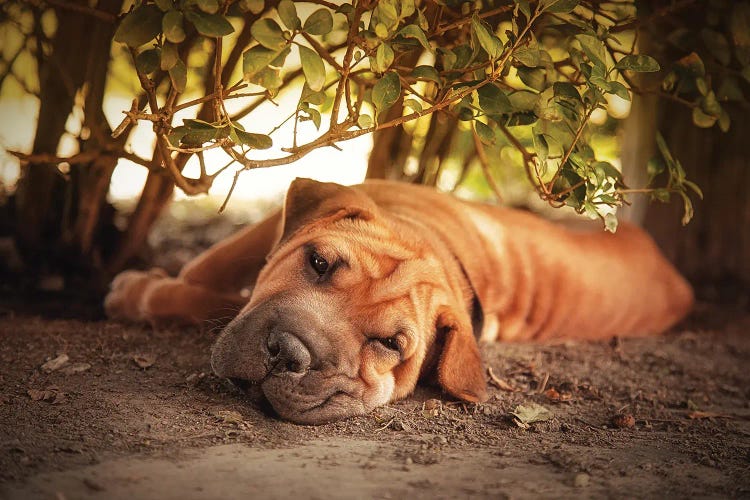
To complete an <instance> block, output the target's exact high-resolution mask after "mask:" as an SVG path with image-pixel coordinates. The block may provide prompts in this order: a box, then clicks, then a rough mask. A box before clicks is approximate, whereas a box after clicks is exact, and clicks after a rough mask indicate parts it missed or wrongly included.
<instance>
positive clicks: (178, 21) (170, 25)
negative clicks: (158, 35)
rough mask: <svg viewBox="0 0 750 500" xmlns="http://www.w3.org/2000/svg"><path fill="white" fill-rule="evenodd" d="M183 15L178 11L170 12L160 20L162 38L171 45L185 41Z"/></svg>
mask: <svg viewBox="0 0 750 500" xmlns="http://www.w3.org/2000/svg"><path fill="white" fill-rule="evenodd" d="M182 19H183V15H182V12H180V11H179V10H174V9H172V10H170V11H169V12H167V13H166V14H164V17H163V18H162V19H161V29H162V32H163V33H164V36H165V37H166V38H167V40H168V41H170V42H172V43H181V42H182V41H184V40H185V29H184V28H183V25H182Z"/></svg>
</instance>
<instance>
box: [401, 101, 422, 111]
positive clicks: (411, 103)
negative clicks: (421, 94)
mask: <svg viewBox="0 0 750 500" xmlns="http://www.w3.org/2000/svg"><path fill="white" fill-rule="evenodd" d="M404 108H411V109H413V110H414V111H417V112H419V111H422V105H421V104H420V103H419V101H417V100H416V99H405V100H404Z"/></svg>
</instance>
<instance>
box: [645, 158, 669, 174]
mask: <svg viewBox="0 0 750 500" xmlns="http://www.w3.org/2000/svg"><path fill="white" fill-rule="evenodd" d="M665 168H666V167H665V165H664V162H663V161H662V159H661V158H651V159H650V160H649V161H648V163H646V172H647V173H648V176H649V177H650V178H651V179H653V178H654V177H656V176H657V175H659V174H660V173H662V172H664V169H665Z"/></svg>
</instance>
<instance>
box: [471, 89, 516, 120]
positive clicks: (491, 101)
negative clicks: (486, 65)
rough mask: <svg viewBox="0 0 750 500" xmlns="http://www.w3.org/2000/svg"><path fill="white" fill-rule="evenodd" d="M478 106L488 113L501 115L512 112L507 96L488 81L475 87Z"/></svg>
mask: <svg viewBox="0 0 750 500" xmlns="http://www.w3.org/2000/svg"><path fill="white" fill-rule="evenodd" d="M477 94H478V95H479V107H480V108H482V111H484V112H485V113H487V114H488V115H502V114H506V113H511V112H513V106H512V105H511V103H510V99H508V96H507V95H506V94H505V92H503V91H502V90H500V89H499V88H498V87H497V86H496V85H495V84H493V83H488V84H487V85H484V86H482V87H479V88H478V89H477Z"/></svg>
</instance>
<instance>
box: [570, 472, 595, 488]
mask: <svg viewBox="0 0 750 500" xmlns="http://www.w3.org/2000/svg"><path fill="white" fill-rule="evenodd" d="M590 482H591V476H589V475H588V474H586V473H585V472H581V473H579V474H576V477H575V479H574V480H573V486H575V487H576V488H585V487H586V486H588V485H589V483H590Z"/></svg>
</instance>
